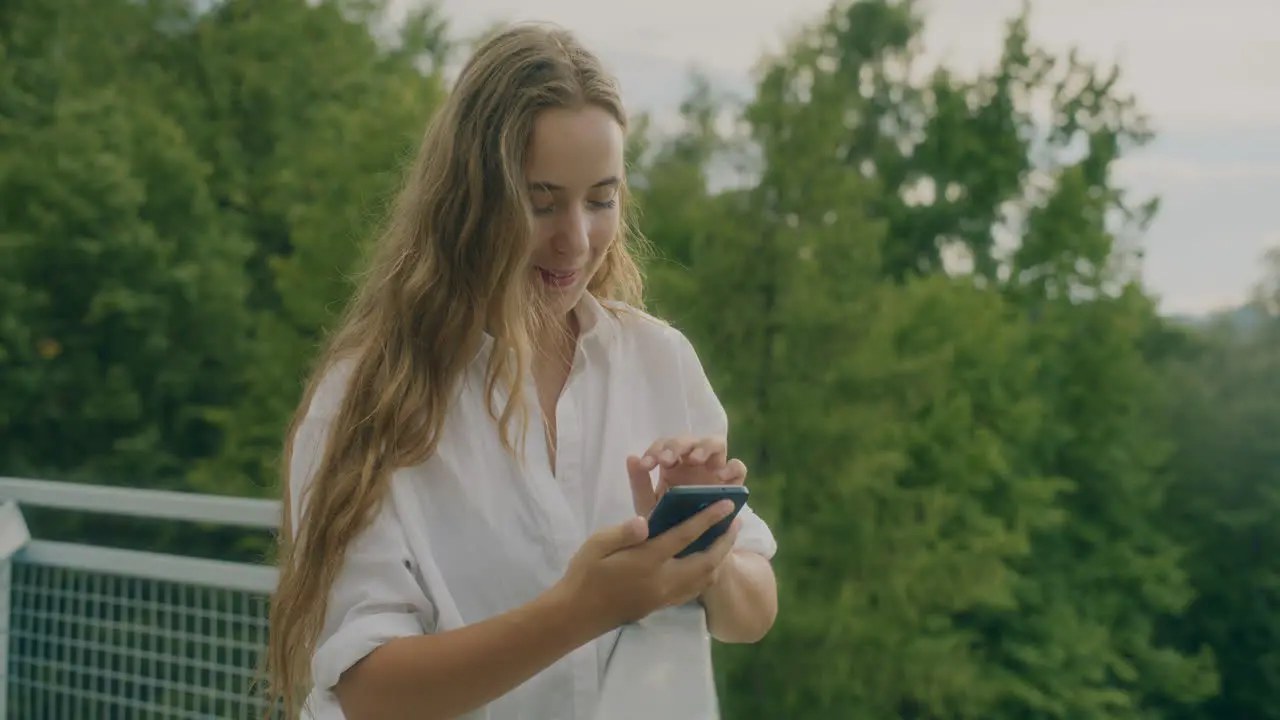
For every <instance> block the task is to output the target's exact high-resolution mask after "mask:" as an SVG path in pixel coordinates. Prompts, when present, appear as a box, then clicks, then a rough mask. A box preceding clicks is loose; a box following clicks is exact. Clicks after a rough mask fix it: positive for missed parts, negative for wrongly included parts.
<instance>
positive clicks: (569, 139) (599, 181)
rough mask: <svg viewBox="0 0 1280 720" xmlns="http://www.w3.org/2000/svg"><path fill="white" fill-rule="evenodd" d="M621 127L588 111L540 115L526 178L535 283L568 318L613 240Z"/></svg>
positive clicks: (620, 175) (620, 168)
mask: <svg viewBox="0 0 1280 720" xmlns="http://www.w3.org/2000/svg"><path fill="white" fill-rule="evenodd" d="M623 145H624V138H623V132H622V127H621V126H620V125H619V124H618V122H617V121H616V120H614V119H613V116H612V115H610V114H609V113H608V112H607V111H605V110H603V109H601V108H598V107H594V106H588V107H585V108H581V109H576V110H564V109H554V110H546V111H544V112H543V113H541V114H540V115H539V116H538V118H537V120H536V121H535V123H534V128H533V138H532V140H531V143H530V148H529V156H528V164H527V165H526V167H525V177H526V179H527V180H528V183H529V196H530V199H531V200H532V202H533V214H534V217H533V221H534V222H533V255H532V258H533V260H532V264H533V267H532V268H531V272H532V273H533V276H534V278H533V279H534V281H535V283H537V285H538V286H539V287H541V288H542V289H544V290H545V291H546V292H547V293H548V299H549V300H550V301H551V306H552V309H553V310H554V311H555V312H556V313H558V314H563V315H567V314H568V313H569V312H570V311H571V310H573V308H574V306H576V305H577V304H578V301H580V300H581V299H582V296H583V293H585V292H586V289H587V284H588V283H589V282H590V280H591V278H592V276H593V275H595V273H596V271H597V270H599V269H600V264H601V262H603V260H604V256H605V251H606V250H607V249H608V247H609V244H610V243H612V242H613V241H614V239H615V238H616V237H617V234H618V223H619V222H620V220H619V208H618V193H619V189H620V186H621V183H622V178H623Z"/></svg>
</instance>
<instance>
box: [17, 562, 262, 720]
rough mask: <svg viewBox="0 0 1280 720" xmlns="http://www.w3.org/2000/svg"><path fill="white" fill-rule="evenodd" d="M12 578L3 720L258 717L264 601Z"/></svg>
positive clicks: (85, 580) (54, 571) (79, 574)
mask: <svg viewBox="0 0 1280 720" xmlns="http://www.w3.org/2000/svg"><path fill="white" fill-rule="evenodd" d="M10 579H11V581H12V585H11V594H10V623H11V624H10V637H9V667H8V678H7V683H8V711H9V715H8V717H9V718H11V719H21V720H81V719H83V720H142V719H148V720H149V719H151V718H155V719H157V720H158V719H159V718H165V719H166V720H169V719H171V718H172V719H178V718H200V719H201V720H204V719H207V718H225V719H227V720H232V719H234V720H240V719H241V718H245V719H250V718H251V719H252V720H260V719H261V718H263V717H264V714H265V711H266V707H267V706H266V703H265V701H264V700H263V699H262V698H260V697H259V694H258V693H256V692H255V681H256V680H257V679H258V667H259V663H260V653H261V651H262V650H263V648H264V647H265V645H266V639H267V598H266V596H265V595H261V594H257V593H250V592H243V591H240V590H228V589H221V588H214V587H204V586H199V585H187V584H182V583H177V582H171V581H157V580H149V579H142V578H133V577H125V576H120V575H114V574H109V573H102V572H86V571H83V570H71V569H66V568H59V567H48V566H43V565H34V564H24V563H21V562H16V563H14V564H13V565H12V574H11V576H10ZM275 715H276V716H277V717H279V713H276V714H275Z"/></svg>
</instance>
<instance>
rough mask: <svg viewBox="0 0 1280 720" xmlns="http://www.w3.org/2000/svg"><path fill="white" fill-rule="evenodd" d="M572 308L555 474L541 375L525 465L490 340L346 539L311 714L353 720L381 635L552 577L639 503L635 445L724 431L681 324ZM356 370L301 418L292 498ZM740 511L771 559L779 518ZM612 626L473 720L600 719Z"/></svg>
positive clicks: (491, 606) (542, 584)
mask: <svg viewBox="0 0 1280 720" xmlns="http://www.w3.org/2000/svg"><path fill="white" fill-rule="evenodd" d="M577 312H578V317H579V320H580V326H581V328H582V332H581V334H580V339H579V342H578V348H577V351H576V354H575V356H574V360H573V368H572V371H571V372H570V375H569V379H568V382H567V383H566V384H565V387H564V391H563V392H562V394H561V396H560V400H559V402H558V403H557V405H556V408H555V417H556V429H557V452H556V467H555V472H554V473H553V472H552V470H551V467H550V462H549V456H548V454H547V448H546V443H545V442H543V441H542V438H543V434H544V433H543V427H542V425H541V421H540V414H539V413H538V412H537V411H536V408H537V407H538V404H537V395H536V393H535V391H534V388H533V385H532V382H530V383H529V384H527V386H526V387H525V389H524V391H525V392H526V399H527V406H528V407H529V408H530V410H531V412H530V423H529V429H528V432H529V435H528V437H529V441H528V442H526V443H525V453H526V457H525V462H524V467H523V468H522V467H521V466H520V463H519V462H517V460H516V459H515V458H513V457H511V456H510V455H509V454H508V453H506V452H505V451H504V450H503V448H502V444H501V441H500V439H499V434H498V428H497V425H496V424H495V423H494V422H493V420H492V419H490V417H489V415H488V411H487V410H486V402H485V401H486V398H485V394H484V374H485V367H486V362H487V359H488V344H486V345H485V348H483V349H482V350H481V351H480V352H479V353H478V354H477V356H476V358H475V359H474V360H473V362H472V364H471V366H470V367H469V368H468V370H467V374H466V376H465V378H464V381H463V382H462V383H461V386H460V390H459V394H458V396H457V400H456V402H455V403H454V405H453V406H452V407H451V408H450V410H449V414H448V417H447V419H446V422H445V425H444V429H443V431H442V434H441V438H440V442H439V445H438V448H437V451H436V452H435V454H434V455H433V456H432V457H430V458H429V459H428V460H426V462H424V463H423V464H422V465H419V466H417V467H411V468H404V469H401V470H398V471H396V472H395V473H394V474H393V475H392V478H391V489H390V493H389V494H388V499H387V501H386V502H385V503H384V505H383V507H382V508H380V510H379V512H378V515H377V516H376V519H375V520H374V521H373V522H372V524H371V525H370V527H369V528H367V529H366V530H365V531H364V532H363V533H362V534H361V535H360V536H358V537H357V538H356V539H355V540H354V541H353V542H352V543H351V545H350V546H349V548H348V549H347V556H346V559H345V562H344V564H343V567H342V569H341V570H340V572H339V574H338V576H337V579H336V581H335V583H334V585H333V588H332V590H331V591H330V594H329V604H328V612H327V614H326V616H325V621H324V628H323V630H322V632H321V634H320V638H319V642H318V644H317V648H316V652H315V655H314V656H313V658H312V662H311V673H312V679H313V682H314V689H313V691H312V692H311V694H310V696H309V698H308V701H307V706H306V707H305V708H304V710H303V717H304V718H306V717H310V718H313V719H314V720H345V718H344V717H343V713H342V710H341V708H340V707H339V706H338V703H337V700H336V698H335V696H334V694H333V692H332V688H333V686H334V685H335V684H336V683H337V681H338V677H339V676H340V675H341V674H342V673H343V671H345V670H346V669H347V668H349V667H351V666H352V665H353V664H355V663H356V661H358V660H360V659H361V658H363V657H364V656H365V655H367V654H369V653H370V652H371V651H373V650H374V649H375V648H377V647H378V646H379V645H381V644H382V643H385V642H387V641H389V640H392V639H394V638H399V637H405V636H411V635H417V634H421V633H430V632H444V631H447V630H454V629H457V628H460V627H462V626H464V625H466V624H469V623H476V622H480V621H482V620H485V619H486V618H489V617H492V616H494V615H498V614H501V613H503V612H506V611H508V610H511V609H512V608H515V607H517V606H519V605H522V604H524V603H527V602H529V601H531V600H533V599H534V598H535V597H537V596H538V595H539V594H541V593H542V592H544V591H545V590H547V589H548V588H550V587H551V586H552V585H553V584H555V583H556V582H557V581H558V580H559V579H560V578H561V576H562V575H563V574H564V571H565V569H566V568H567V567H568V563H569V559H570V558H571V557H573V555H574V553H575V552H576V551H577V550H578V548H579V547H580V546H581V545H582V543H583V541H584V540H586V538H587V537H588V536H589V535H591V534H592V533H593V532H595V531H597V530H599V529H601V528H604V527H607V526H610V525H615V524H617V523H621V522H623V521H625V520H626V519H627V518H629V517H632V516H634V515H635V509H634V508H633V504H632V497H631V487H630V483H629V481H628V479H627V471H626V457H627V455H629V454H637V455H638V454H640V453H642V452H643V451H644V450H645V449H647V448H648V447H649V445H650V443H652V442H653V441H654V440H657V439H659V438H663V437H671V436H678V435H695V436H705V435H727V419H726V417H725V412H724V409H723V407H722V406H721V404H720V402H719V400H718V399H717V398H716V395H715V392H714V391H713V390H712V388H711V385H710V383H709V382H708V381H707V378H706V375H705V373H704V372H703V369H702V365H701V364H700V363H699V361H698V358H697V355H696V354H695V352H694V349H693V347H692V346H691V345H690V344H689V342H688V340H687V339H686V338H685V337H684V335H682V334H681V333H680V332H679V331H677V330H675V329H674V328H671V327H670V326H667V325H665V324H663V323H661V322H660V321H658V320H656V319H653V318H651V317H650V316H648V315H645V314H643V313H640V312H638V311H635V310H632V309H630V308H622V309H620V310H619V311H618V312H616V313H614V312H610V311H606V310H605V309H604V308H603V307H602V306H601V305H600V303H599V302H597V301H596V300H594V299H592V298H591V297H590V296H588V297H587V298H585V299H584V300H583V302H582V303H580V305H579V308H578V310H577ZM348 374H349V365H348V366H343V365H339V366H337V367H336V368H335V369H334V370H332V371H330V372H329V373H328V375H327V376H326V377H325V378H324V379H323V380H322V382H321V384H320V386H319V388H318V389H317V391H316V393H315V396H314V398H313V400H312V403H311V406H310V408H308V412H307V416H306V418H305V419H304V420H303V422H302V424H301V426H300V428H299V430H298V434H297V436H296V438H295V440H294V452H293V457H292V462H291V468H290V478H289V482H290V492H292V493H293V497H294V498H299V497H302V495H301V492H302V490H303V488H304V487H305V486H306V484H307V482H308V481H309V480H310V478H311V477H312V475H313V473H314V471H315V465H316V464H317V463H318V462H319V459H320V457H321V454H322V450H323V445H324V442H325V437H326V433H327V429H328V427H329V423H330V421H331V419H332V418H333V417H334V415H335V414H336V412H337V409H338V406H339V404H340V402H341V399H342V395H343V393H344V392H345V388H346V384H347V379H348ZM513 427H516V428H518V423H517V424H516V425H514V426H513ZM299 504H300V503H295V504H294V507H295V508H297V507H298V505H299ZM298 512H299V511H297V510H295V517H294V527H295V528H296V527H297V526H298V519H297V513H298ZM741 517H742V527H741V531H740V533H739V536H738V541H737V545H736V547H738V548H742V549H747V550H750V551H753V552H757V553H759V554H761V555H763V556H765V557H772V556H773V554H774V552H775V551H776V549H777V545H776V543H775V541H774V538H773V535H772V533H771V532H770V531H769V528H768V527H767V526H766V525H765V523H764V522H763V521H762V520H760V518H759V517H758V516H757V515H755V514H754V513H753V512H751V510H750V508H749V507H748V508H744V509H743V511H742V513H741ZM616 635H617V631H614V632H612V633H609V634H607V635H605V636H603V637H601V638H599V639H598V640H596V641H594V642H592V643H589V644H588V645H585V646H583V647H581V648H579V649H578V650H576V651H574V652H573V653H571V654H569V655H568V656H566V657H564V658H562V659H561V660H560V661H559V662H557V663H555V664H554V665H552V666H551V667H549V668H547V669H545V670H543V671H542V672H541V673H539V674H538V675H536V676H534V677H533V678H531V679H529V680H528V681H527V682H525V683H524V684H522V685H520V686H519V687H517V688H515V689H514V690H512V691H511V692H509V693H507V694H506V695H504V696H503V697H500V698H498V699H497V700H494V701H493V702H492V703H490V704H489V705H488V706H486V707H484V708H481V709H479V710H476V711H474V712H472V713H470V714H468V715H466V716H464V717H465V720H594V714H595V708H596V705H597V700H598V695H599V688H600V682H601V678H602V674H603V672H604V665H605V661H606V659H607V658H608V654H609V652H610V651H611V649H612V647H613V643H614V641H615V640H616Z"/></svg>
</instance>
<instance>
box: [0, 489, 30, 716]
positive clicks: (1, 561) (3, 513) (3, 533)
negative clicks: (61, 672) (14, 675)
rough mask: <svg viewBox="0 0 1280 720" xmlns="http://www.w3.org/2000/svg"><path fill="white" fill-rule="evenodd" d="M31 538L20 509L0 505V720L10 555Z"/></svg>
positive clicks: (5, 688)
mask: <svg viewBox="0 0 1280 720" xmlns="http://www.w3.org/2000/svg"><path fill="white" fill-rule="evenodd" d="M29 540H31V533H30V532H28V530H27V522H26V520H24V519H23V517H22V511H21V510H19V509H18V505H17V504H16V503H13V502H6V503H4V504H0V720H5V718H7V717H8V716H9V595H10V593H12V592H13V555H14V553H16V552H18V551H19V550H21V549H22V548H23V547H24V546H25V545H26V544H27V542H28V541H29Z"/></svg>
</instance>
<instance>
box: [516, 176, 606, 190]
mask: <svg viewBox="0 0 1280 720" xmlns="http://www.w3.org/2000/svg"><path fill="white" fill-rule="evenodd" d="M619 182H621V181H620V180H619V179H618V176H617V175H610V176H609V177H607V178H605V179H603V180H601V181H600V182H598V183H596V184H595V185H592V186H591V188H592V189H595V188H602V187H608V186H610V185H617V184H618V183H619ZM529 189H530V190H544V191H546V192H555V191H557V190H564V186H563V185H557V184H555V183H549V182H538V181H534V182H531V183H529Z"/></svg>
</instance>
